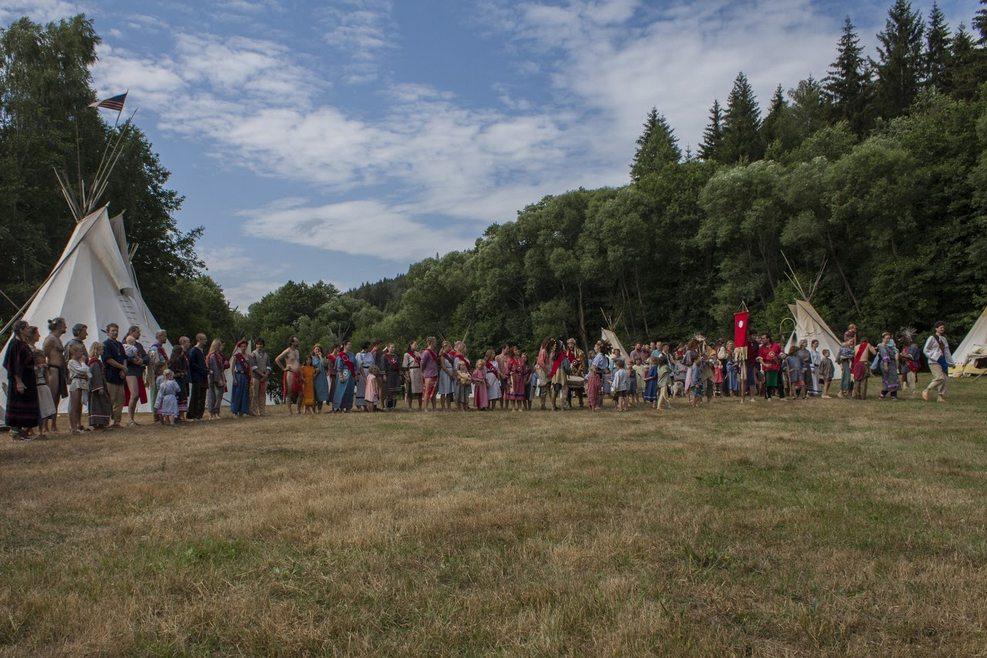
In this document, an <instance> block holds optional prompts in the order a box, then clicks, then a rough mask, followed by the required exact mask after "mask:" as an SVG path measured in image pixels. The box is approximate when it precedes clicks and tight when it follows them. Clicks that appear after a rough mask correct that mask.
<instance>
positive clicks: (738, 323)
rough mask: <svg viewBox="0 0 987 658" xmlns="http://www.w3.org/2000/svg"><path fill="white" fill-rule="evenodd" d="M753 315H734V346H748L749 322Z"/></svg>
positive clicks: (742, 313) (739, 313)
mask: <svg viewBox="0 0 987 658" xmlns="http://www.w3.org/2000/svg"><path fill="white" fill-rule="evenodd" d="M750 317H751V314H750V313H749V312H748V311H740V312H738V313H734V314H733V344H734V345H735V346H736V347H745V346H746V345H747V322H748V320H750Z"/></svg>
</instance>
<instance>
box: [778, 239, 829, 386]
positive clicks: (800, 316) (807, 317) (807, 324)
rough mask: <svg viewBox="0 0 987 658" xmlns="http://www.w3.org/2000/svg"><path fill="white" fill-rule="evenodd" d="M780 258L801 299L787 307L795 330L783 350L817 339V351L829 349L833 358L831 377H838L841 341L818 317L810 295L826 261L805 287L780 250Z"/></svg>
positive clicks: (813, 291)
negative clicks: (813, 279)
mask: <svg viewBox="0 0 987 658" xmlns="http://www.w3.org/2000/svg"><path fill="white" fill-rule="evenodd" d="M781 255H782V258H784V259H785V264H786V265H788V271H787V272H785V275H786V276H787V277H788V280H789V281H791V282H792V285H794V286H795V290H796V291H797V292H798V294H799V295H801V297H802V299H796V300H795V303H794V304H789V305H788V309H789V310H790V311H791V312H792V321H793V322H794V323H795V330H794V331H792V334H791V335H790V336H789V337H788V342H787V343H785V352H786V353H787V352H788V349H789V348H790V347H791V346H792V345H798V343H799V341H802V340H804V341H807V342H808V344H809V345H810V346H811V345H812V341H814V340H818V341H819V353H820V354H822V351H823V350H829V358H830V359H832V360H833V365H834V368H833V378H834V379H839V378H840V376H841V375H842V374H843V368H841V367H840V364H839V362H838V361H837V356H838V355H839V353H840V345H842V343H841V342H840V340H839V339H838V338H837V337H836V334H834V333H833V330H832V329H830V328H829V325H827V324H826V321H825V320H823V319H822V318H821V317H819V314H818V313H816V309H814V308H813V307H812V296H813V295H814V294H815V293H816V290H817V289H818V288H819V282H820V281H822V275H823V272H824V271H825V270H826V261H823V264H822V266H821V267H820V268H819V273H818V274H817V275H816V278H815V281H813V282H812V286H811V287H810V288H809V289H806V288H805V287H804V286H803V285H802V282H801V281H800V280H799V278H798V275H796V274H795V268H793V267H792V264H791V263H790V262H789V261H788V257H787V256H785V253H784V252H782V254H781Z"/></svg>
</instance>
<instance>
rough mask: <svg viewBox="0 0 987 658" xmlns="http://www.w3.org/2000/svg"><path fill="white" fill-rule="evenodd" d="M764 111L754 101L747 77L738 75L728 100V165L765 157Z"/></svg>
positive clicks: (725, 124) (724, 156)
mask: <svg viewBox="0 0 987 658" xmlns="http://www.w3.org/2000/svg"><path fill="white" fill-rule="evenodd" d="M760 128H761V110H760V108H759V107H758V105H757V99H756V98H755V97H754V90H753V89H752V88H751V84H750V82H749V81H748V80H747V76H746V75H744V74H743V73H740V74H738V75H737V79H736V80H735V81H734V83H733V89H731V90H730V96H729V98H727V109H726V113H725V114H724V116H723V144H722V157H721V160H722V161H723V162H727V163H731V164H732V163H735V162H741V161H744V160H745V161H748V162H753V161H754V160H758V159H760V157H761V156H762V155H763V154H764V142H763V141H762V140H761V134H760Z"/></svg>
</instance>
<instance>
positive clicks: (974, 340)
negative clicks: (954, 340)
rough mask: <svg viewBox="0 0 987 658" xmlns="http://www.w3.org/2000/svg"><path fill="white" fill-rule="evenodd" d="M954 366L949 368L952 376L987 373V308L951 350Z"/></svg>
mask: <svg viewBox="0 0 987 658" xmlns="http://www.w3.org/2000/svg"><path fill="white" fill-rule="evenodd" d="M953 361H955V362H956V367H955V368H950V369H949V374H950V375H951V376H953V377H961V376H963V375H977V376H980V375H984V374H987V308H984V311H983V313H981V314H980V317H979V318H977V321H976V322H975V323H974V324H973V328H972V329H970V331H969V333H967V335H966V338H964V339H963V342H961V343H960V344H959V346H957V348H956V350H955V351H953Z"/></svg>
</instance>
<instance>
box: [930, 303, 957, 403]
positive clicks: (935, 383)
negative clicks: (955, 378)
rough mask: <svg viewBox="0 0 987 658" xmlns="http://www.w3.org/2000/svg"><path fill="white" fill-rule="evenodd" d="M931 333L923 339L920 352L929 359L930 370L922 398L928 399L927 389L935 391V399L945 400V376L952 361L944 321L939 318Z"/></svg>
mask: <svg viewBox="0 0 987 658" xmlns="http://www.w3.org/2000/svg"><path fill="white" fill-rule="evenodd" d="M933 329H934V331H933V334H932V335H931V336H929V338H928V340H926V341H925V347H924V348H923V349H922V352H923V353H924V354H925V358H926V359H927V360H928V361H929V370H930V371H932V381H931V382H929V385H928V386H926V387H925V390H924V391H922V399H923V400H925V401H926V402H928V401H929V391H935V392H936V393H937V396H938V397H937V401H938V402H945V401H946V377H947V376H948V375H949V366H952V365H956V364H955V363H953V354H952V352H950V351H949V340H948V339H947V338H946V323H945V322H943V321H942V320H940V321H939V322H936V323H935V325H933Z"/></svg>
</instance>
